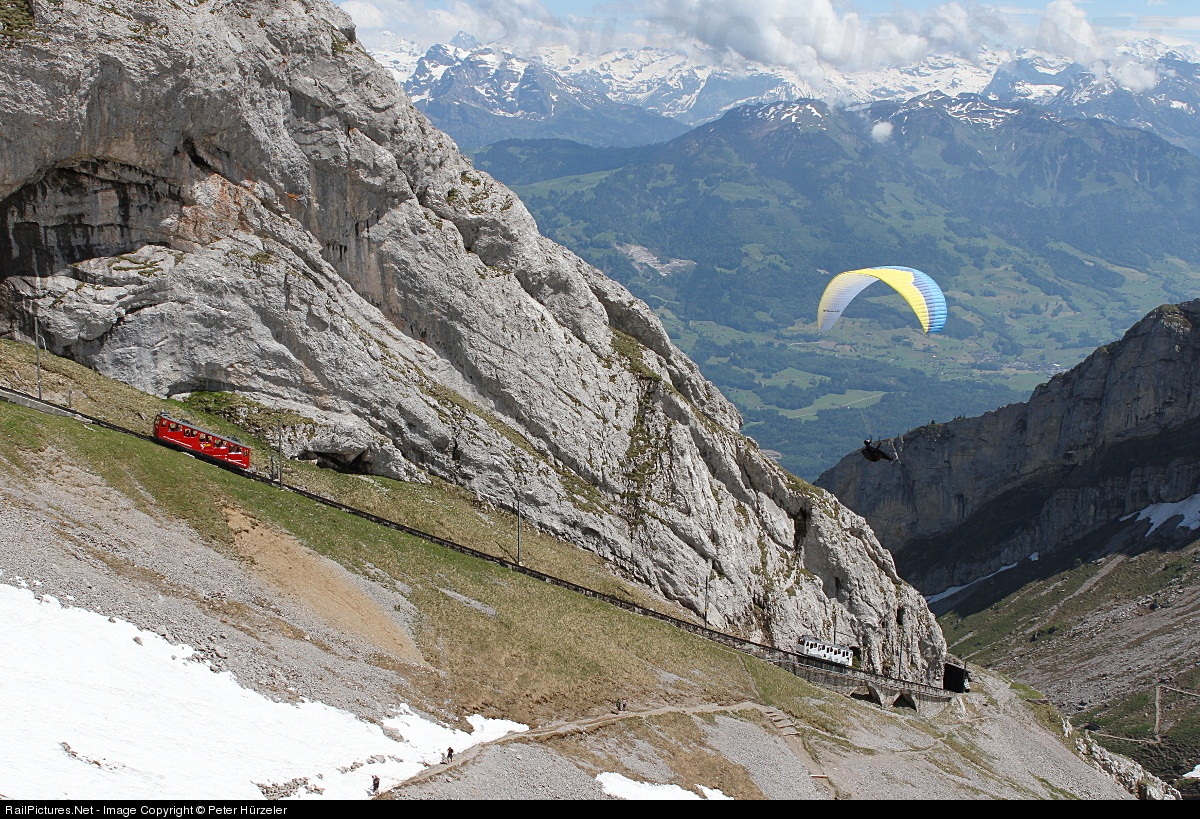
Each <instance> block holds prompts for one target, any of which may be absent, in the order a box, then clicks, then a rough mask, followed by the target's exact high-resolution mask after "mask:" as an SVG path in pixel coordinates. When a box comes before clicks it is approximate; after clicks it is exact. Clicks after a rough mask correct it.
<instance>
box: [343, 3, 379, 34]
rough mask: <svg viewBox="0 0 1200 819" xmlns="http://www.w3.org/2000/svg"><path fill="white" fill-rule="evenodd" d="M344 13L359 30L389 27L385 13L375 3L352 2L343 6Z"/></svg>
mask: <svg viewBox="0 0 1200 819" xmlns="http://www.w3.org/2000/svg"><path fill="white" fill-rule="evenodd" d="M341 8H342V11H344V12H346V13H347V14H349V15H350V17H351V19H353V20H354V25H355V26H357V27H358V28H366V29H371V28H383V27H384V26H385V25H387V23H386V20H385V18H384V15H383V12H382V11H381V10H380V9H379V7H378V6H376V5H375V4H374V3H366V2H363V0H350V2H348V3H342V4H341Z"/></svg>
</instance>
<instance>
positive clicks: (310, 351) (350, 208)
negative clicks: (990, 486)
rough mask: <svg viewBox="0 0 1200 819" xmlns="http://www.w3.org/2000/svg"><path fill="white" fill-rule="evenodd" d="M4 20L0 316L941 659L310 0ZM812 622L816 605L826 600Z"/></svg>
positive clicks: (374, 466) (790, 490)
mask: <svg viewBox="0 0 1200 819" xmlns="http://www.w3.org/2000/svg"><path fill="white" fill-rule="evenodd" d="M31 8H32V10H33V19H34V21H35V25H34V27H33V28H32V29H27V30H22V31H21V32H19V33H15V34H12V35H11V36H7V37H5V38H4V39H3V43H2V44H0V45H2V46H3V47H0V274H2V275H0V322H2V326H0V330H2V332H3V334H4V335H7V336H9V337H15V338H20V339H24V340H30V339H31V338H32V334H33V329H34V316H35V314H36V315H37V316H38V319H39V321H38V325H39V326H40V328H41V333H42V336H43V338H44V340H45V343H46V344H47V346H48V347H49V348H50V349H51V350H53V351H54V352H57V353H61V354H64V355H68V356H70V357H72V358H74V359H76V360H77V361H80V362H81V363H84V364H86V365H88V366H90V367H92V368H94V369H96V370H98V371H100V372H102V373H104V374H106V375H109V376H112V377H114V378H117V379H120V380H122V381H125V382H126V383H129V384H131V385H133V386H135V387H138V388H140V389H143V390H146V391H148V392H152V393H155V394H158V395H162V396H171V395H179V394H182V393H187V392H191V391H196V390H226V391H233V392H237V393H239V394H242V395H245V396H248V397H251V398H254V399H256V400H258V401H261V402H262V403H265V404H268V405H270V406H274V407H280V408H285V409H289V410H292V411H294V412H296V413H299V414H300V415H303V416H305V417H307V418H308V419H311V423H309V424H303V425H297V426H294V427H292V428H290V429H289V430H287V431H286V434H285V436H284V444H283V447H284V449H285V451H286V452H287V454H289V455H292V456H298V457H305V458H320V459H324V460H326V461H329V462H333V463H336V464H338V465H341V466H343V467H348V468H352V469H357V470H362V471H367V472H372V473H376V474H383V475H388V476H392V477H397V478H401V479H408V480H428V479H429V477H430V476H435V477H438V478H443V479H446V480H450V481H453V482H456V483H459V484H461V485H463V486H466V487H468V488H469V489H470V490H471V491H473V492H474V493H475V494H476V495H478V496H479V497H481V498H484V499H487V500H490V501H492V502H493V503H496V504H497V505H501V506H504V507H507V508H512V507H513V506H514V505H515V503H516V500H517V498H518V497H519V498H520V503H521V508H522V512H523V514H525V515H526V516H527V518H528V519H529V520H530V521H531V522H532V523H534V524H535V525H537V526H539V527H542V528H543V529H545V530H547V531H550V532H552V533H554V534H558V535H560V536H563V537H565V538H567V539H569V540H571V541H573V542H575V543H578V544H579V545H581V546H584V547H586V548H588V549H591V550H593V551H595V552H596V553H598V554H599V555H601V556H602V557H604V558H605V559H607V560H608V561H610V563H611V564H612V565H613V567H614V569H615V570H617V571H619V572H621V573H623V574H625V575H627V576H629V577H631V578H633V579H636V580H638V581H640V582H642V583H645V584H646V585H647V586H649V587H651V588H653V589H655V590H656V591H658V592H659V593H661V594H663V595H664V596H666V597H668V598H670V599H673V600H677V601H680V602H681V603H683V604H684V605H686V606H688V607H690V608H691V609H692V610H694V611H696V612H701V611H702V610H703V607H704V599H705V587H706V582H705V578H706V575H708V574H709V572H711V582H710V584H708V585H709V594H708V601H709V604H708V605H709V621H710V622H711V623H713V624H715V625H716V626H718V627H720V628H725V629H729V630H732V631H735V632H739V633H742V634H745V635H748V636H753V637H757V638H760V639H764V640H768V641H771V642H774V643H776V644H778V645H780V646H782V647H789V648H790V647H793V646H794V645H795V641H796V639H797V637H799V636H800V635H802V634H805V633H810V632H811V633H815V634H818V635H828V636H833V631H834V629H835V628H836V630H837V632H838V637H839V639H840V640H841V641H843V642H846V641H850V642H854V643H856V644H857V645H858V646H859V647H860V648H861V656H862V659H863V663H864V665H865V666H866V667H867V668H871V669H875V670H884V671H888V672H891V673H896V674H900V675H902V676H906V677H909V678H911V679H921V680H928V681H933V682H938V681H940V676H941V665H940V664H941V661H942V657H943V654H944V650H945V645H944V642H943V639H942V636H941V632H940V630H939V629H938V627H937V625H936V623H935V622H934V621H933V619H932V616H931V615H930V613H929V611H928V608H927V607H926V605H925V603H924V601H923V600H922V599H921V598H920V596H919V595H918V594H917V593H916V591H915V590H914V589H912V588H911V587H910V586H908V585H907V584H905V583H903V582H902V581H901V580H900V579H899V577H898V576H897V574H896V572H895V568H894V565H893V561H892V558H891V556H890V555H889V554H888V553H887V552H886V551H885V550H883V549H882V548H881V547H880V546H879V544H878V542H877V541H876V539H875V537H874V535H873V534H872V533H871V532H870V530H869V528H868V527H867V526H866V525H865V523H864V522H863V521H862V519H861V518H859V517H858V516H857V515H855V514H853V513H852V512H850V511H849V510H847V509H845V508H844V507H842V506H840V505H839V504H838V503H837V502H836V501H835V500H834V499H833V498H831V497H830V496H829V495H828V494H826V493H825V492H823V491H821V490H817V489H814V488H812V487H810V486H808V485H806V484H803V483H802V482H800V481H798V480H796V479H795V478H793V477H792V476H790V475H788V474H786V473H784V472H783V471H782V470H780V469H779V468H778V467H776V466H775V465H774V464H773V463H772V462H771V461H769V460H768V459H766V458H765V457H763V455H762V454H761V453H760V452H759V451H758V448H757V447H756V446H755V445H754V443H753V442H752V441H749V440H748V439H746V438H744V437H742V436H741V435H739V434H738V432H737V430H738V427H739V425H740V418H739V417H738V415H737V412H736V411H735V410H734V408H733V407H732V405H730V404H729V403H728V402H727V401H726V400H725V399H724V398H723V397H722V396H721V395H720V394H719V393H718V392H717V391H716V390H715V389H714V388H713V387H712V385H710V384H709V383H708V382H706V381H705V380H704V379H703V378H702V377H701V376H700V375H699V372H698V371H697V369H696V367H695V365H694V364H693V363H692V362H691V361H689V360H688V359H687V358H686V357H685V356H683V355H682V354H681V353H680V352H679V351H678V350H677V349H676V348H675V347H674V346H672V344H671V343H670V341H669V340H668V338H667V335H666V333H665V332H664V331H663V328H662V326H661V324H660V323H659V322H658V320H657V319H656V318H655V317H654V315H653V314H652V313H651V312H650V310H649V309H648V308H647V307H646V306H645V305H644V304H642V303H641V302H639V301H637V300H635V299H634V298H633V297H632V296H631V295H630V294H629V293H628V292H627V291H625V290H624V289H623V288H622V287H620V286H619V285H617V284H615V283H614V282H612V281H610V280H608V279H606V278H604V277H603V276H602V275H601V274H600V273H599V272H598V271H596V270H594V269H592V268H590V267H589V266H587V265H586V264H584V263H583V262H582V261H580V260H579V259H578V258H576V257H575V256H573V255H572V254H571V253H569V252H568V251H566V250H565V249H563V248H561V247H559V246H557V245H555V244H554V243H552V242H550V241H549V240H547V239H545V238H543V237H542V236H540V235H539V233H538V231H537V227H536V225H535V224H534V221H533V219H532V218H531V217H530V215H529V214H528V212H527V211H526V210H525V208H524V207H523V206H522V205H521V203H520V202H519V201H518V200H517V199H516V197H515V196H514V195H513V194H512V193H511V192H510V191H508V190H507V189H506V188H504V187H503V186H501V185H499V184H498V183H496V182H495V181H493V180H492V179H491V178H490V177H488V176H487V175H486V174H483V173H481V172H479V171H477V170H475V169H474V168H473V167H472V166H471V165H470V163H469V162H468V161H467V160H466V159H465V158H463V157H462V156H461V155H460V154H459V153H458V151H457V149H456V147H455V146H454V145H453V143H452V142H451V141H450V140H449V139H448V138H447V137H446V136H445V135H444V134H442V133H440V132H438V131H437V130H435V129H434V128H432V127H431V126H430V125H429V123H428V122H427V121H426V120H425V118H424V117H423V116H422V115H421V114H420V113H419V112H417V111H416V110H415V109H414V108H413V107H412V105H411V104H410V103H409V102H408V100H407V99H406V98H405V97H404V95H403V93H402V92H401V91H400V90H399V89H398V87H397V86H396V84H395V82H394V80H393V79H392V78H391V76H390V74H389V73H388V72H387V71H386V70H385V69H383V68H381V67H379V66H377V65H376V64H375V63H374V62H373V61H372V60H371V59H370V58H369V57H368V55H367V54H366V53H365V52H364V51H363V50H362V48H361V47H360V46H359V45H358V44H357V43H356V40H355V32H354V28H353V25H352V24H351V22H350V20H349V19H348V18H347V17H346V16H345V15H344V14H343V13H342V12H340V11H339V10H337V9H336V8H334V7H332V6H331V5H328V4H326V3H323V2H300V1H299V0H296V1H294V2H166V0H163V1H162V2H155V0H150V1H149V2H136V3H134V2H126V3H122V2H118V3H113V4H105V5H103V6H101V5H94V4H92V3H89V2H82V1H80V2H76V1H75V0H54V2H50V1H49V0H45V1H43V0H36V2H33V3H32V4H31ZM835 624H836V625H835Z"/></svg>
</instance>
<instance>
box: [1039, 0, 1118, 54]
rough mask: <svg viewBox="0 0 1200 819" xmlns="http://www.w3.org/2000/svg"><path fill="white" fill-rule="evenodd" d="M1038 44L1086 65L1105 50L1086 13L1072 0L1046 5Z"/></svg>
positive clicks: (1041, 48)
mask: <svg viewBox="0 0 1200 819" xmlns="http://www.w3.org/2000/svg"><path fill="white" fill-rule="evenodd" d="M1037 47H1038V49H1039V50H1041V51H1048V52H1050V53H1051V54H1059V55H1061V56H1063V57H1070V58H1071V59H1073V60H1075V61H1076V62H1079V63H1085V64H1086V63H1090V62H1093V61H1094V60H1097V59H1099V58H1100V57H1101V56H1103V51H1104V49H1103V48H1102V46H1101V42H1100V38H1099V37H1098V36H1097V34H1096V30H1095V29H1094V28H1092V25H1091V23H1089V22H1088V19H1087V13H1086V12H1084V11H1083V9H1081V8H1079V7H1078V6H1076V5H1075V3H1074V2H1072V0H1053V1H1052V2H1051V3H1050V5H1048V6H1046V13H1045V15H1044V16H1043V17H1042V24H1041V27H1040V28H1039V30H1038V42H1037Z"/></svg>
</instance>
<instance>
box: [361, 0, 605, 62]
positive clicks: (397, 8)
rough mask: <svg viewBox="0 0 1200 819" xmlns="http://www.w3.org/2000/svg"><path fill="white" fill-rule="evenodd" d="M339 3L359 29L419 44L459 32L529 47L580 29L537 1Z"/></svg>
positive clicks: (570, 37) (568, 37)
mask: <svg viewBox="0 0 1200 819" xmlns="http://www.w3.org/2000/svg"><path fill="white" fill-rule="evenodd" d="M341 7H342V9H343V10H345V11H346V12H348V13H349V14H350V16H351V17H353V18H354V21H355V23H356V24H357V25H358V26H360V27H361V28H363V29H367V30H375V31H382V30H383V29H386V30H387V32H388V33H390V34H392V35H394V36H396V37H400V38H402V39H405V40H409V41H411V42H415V43H418V44H420V45H423V46H429V45H432V44H434V43H444V42H448V41H449V40H450V39H451V38H453V37H454V35H455V34H457V33H458V32H460V31H465V32H467V33H468V34H471V35H473V36H474V37H477V38H478V39H479V40H480V41H482V42H485V43H486V42H501V43H504V44H505V45H507V46H510V47H513V48H517V49H525V50H532V49H536V48H538V47H541V46H545V45H561V44H567V43H573V42H576V41H577V40H578V38H579V36H580V33H581V29H582V28H583V27H582V26H577V25H573V24H572V21H570V20H564V19H562V18H560V17H558V16H557V15H555V14H553V13H552V12H550V11H549V10H548V9H547V8H546V7H545V6H544V5H542V4H541V3H540V2H538V0H444V2H440V3H436V4H435V3H432V2H426V0H371V2H366V0H349V1H348V2H345V3H342V4H341ZM368 35H369V31H368Z"/></svg>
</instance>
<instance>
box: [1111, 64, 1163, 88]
mask: <svg viewBox="0 0 1200 819" xmlns="http://www.w3.org/2000/svg"><path fill="white" fill-rule="evenodd" d="M1108 71H1109V75H1110V76H1111V77H1112V78H1113V79H1114V80H1115V81H1116V83H1117V85H1120V86H1121V87H1122V88H1128V89H1129V90H1130V91H1134V92H1139V93H1141V92H1145V91H1149V90H1150V89H1152V88H1154V86H1156V85H1158V74H1157V73H1156V72H1155V71H1154V69H1153V67H1151V66H1147V65H1142V64H1141V63H1137V62H1132V61H1130V62H1125V63H1120V62H1118V63H1113V64H1112V65H1111V66H1110V67H1109V70H1108Z"/></svg>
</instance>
